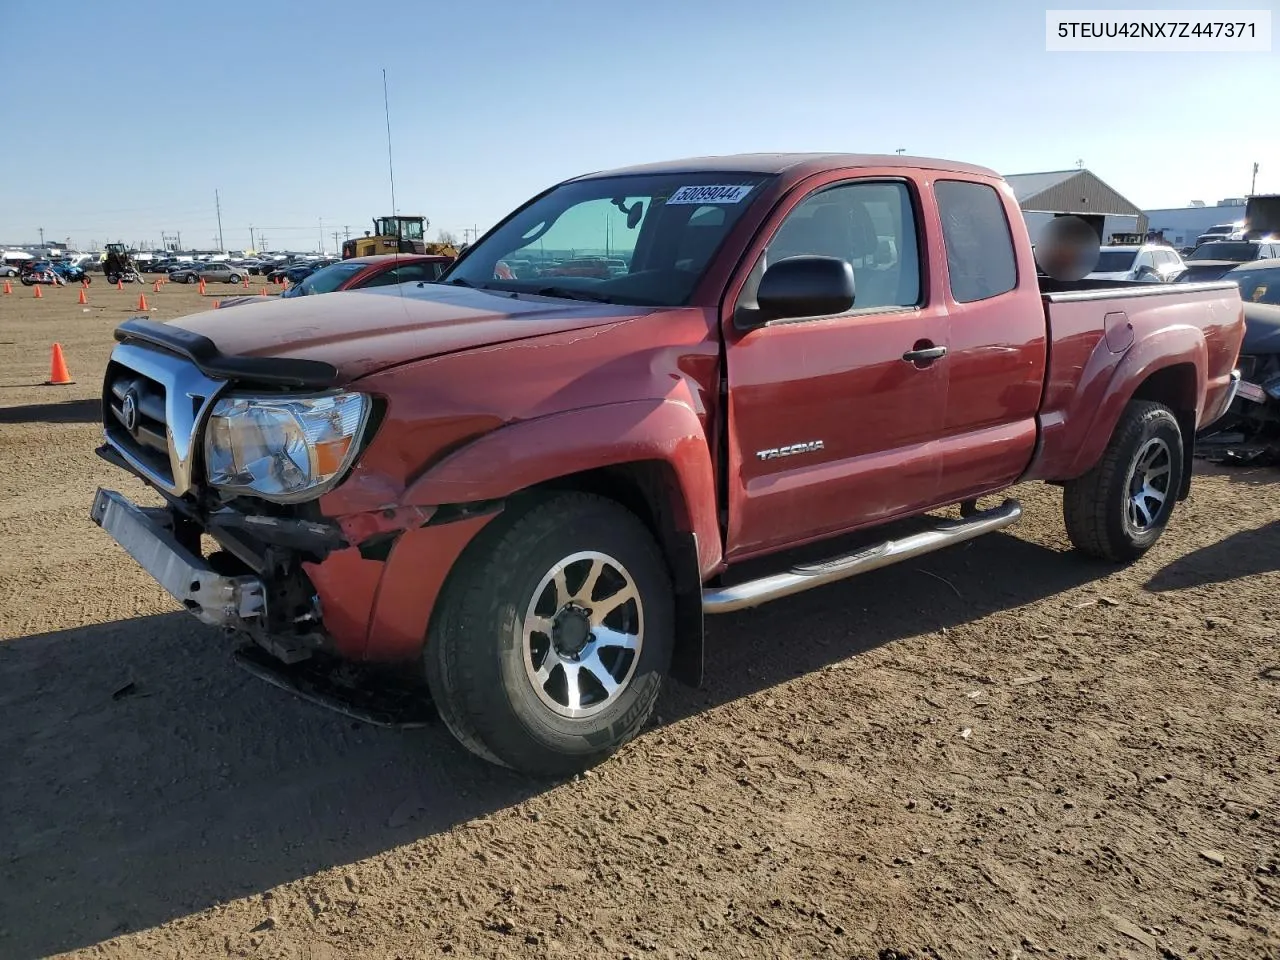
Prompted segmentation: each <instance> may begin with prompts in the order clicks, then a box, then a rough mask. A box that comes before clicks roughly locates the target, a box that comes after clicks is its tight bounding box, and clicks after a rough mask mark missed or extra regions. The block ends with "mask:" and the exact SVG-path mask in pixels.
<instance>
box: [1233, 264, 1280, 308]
mask: <svg viewBox="0 0 1280 960" xmlns="http://www.w3.org/2000/svg"><path fill="white" fill-rule="evenodd" d="M1223 279H1224V280H1234V281H1236V283H1238V284H1239V285H1240V299H1241V300H1243V301H1244V302H1245V303H1271V304H1275V305H1276V306H1280V267H1269V268H1267V269H1265V270H1241V269H1239V268H1238V267H1237V268H1236V269H1235V270H1232V271H1231V272H1230V273H1228V274H1227V275H1226V276H1225V277H1224V278H1223Z"/></svg>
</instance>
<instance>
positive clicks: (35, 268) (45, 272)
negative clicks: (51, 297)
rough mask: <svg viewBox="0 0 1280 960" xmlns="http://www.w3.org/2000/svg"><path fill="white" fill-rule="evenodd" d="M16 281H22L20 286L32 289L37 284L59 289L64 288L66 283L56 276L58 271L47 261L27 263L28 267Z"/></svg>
mask: <svg viewBox="0 0 1280 960" xmlns="http://www.w3.org/2000/svg"><path fill="white" fill-rule="evenodd" d="M18 279H19V280H21V281H22V285H23V286H25V287H34V286H35V285H36V284H37V283H47V284H49V285H51V286H55V287H61V286H65V285H66V282H67V281H66V280H64V279H63V278H62V277H61V276H60V275H59V274H58V271H57V270H56V269H55V268H54V266H53V264H52V263H50V262H49V261H48V260H36V261H34V262H29V265H28V266H26V267H24V268H23V270H22V273H21V274H20V275H19V276H18Z"/></svg>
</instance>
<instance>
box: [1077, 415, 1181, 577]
mask: <svg viewBox="0 0 1280 960" xmlns="http://www.w3.org/2000/svg"><path fill="white" fill-rule="evenodd" d="M1183 463H1184V461H1183V446H1182V429H1181V428H1180V427H1179V426H1178V420H1177V418H1176V417H1175V416H1174V414H1173V411H1172V410H1170V409H1169V408H1168V407H1166V406H1165V405H1164V404H1160V403H1153V402H1151V401H1149V400H1133V401H1130V403H1129V404H1128V406H1126V407H1125V409H1124V413H1123V414H1121V416H1120V422H1119V423H1117V424H1116V429H1115V432H1114V433H1112V435H1111V441H1110V443H1108V444H1107V448H1106V450H1104V451H1103V454H1102V459H1101V460H1099V461H1098V463H1097V464H1096V465H1095V466H1094V468H1093V469H1092V470H1090V471H1089V472H1088V473H1086V474H1085V475H1084V476H1082V477H1079V478H1078V479H1076V480H1072V481H1070V482H1068V483H1067V485H1066V487H1065V489H1064V491H1063V498H1062V508H1063V516H1064V519H1065V520H1066V524H1067V535H1068V536H1069V537H1070V538H1071V542H1072V543H1073V544H1075V546H1076V548H1077V549H1079V550H1081V551H1082V552H1084V553H1087V554H1089V555H1090V556H1094V557H1101V558H1103V559H1106V560H1113V561H1117V562H1124V561H1129V560H1136V559H1138V557H1140V556H1142V555H1143V554H1144V553H1146V552H1147V551H1148V550H1149V549H1151V547H1152V545H1153V544H1154V543H1155V542H1156V541H1157V540H1158V539H1160V535H1161V534H1162V533H1164V530H1165V527H1166V526H1167V525H1168V523H1169V517H1170V515H1171V514H1172V513H1173V507H1174V504H1175V503H1176V502H1177V499H1178V491H1179V490H1180V489H1181V488H1182V472H1183Z"/></svg>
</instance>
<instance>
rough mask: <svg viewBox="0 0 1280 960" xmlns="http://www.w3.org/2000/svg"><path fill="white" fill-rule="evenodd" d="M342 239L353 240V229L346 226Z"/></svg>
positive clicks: (343, 229) (343, 228) (344, 226)
mask: <svg viewBox="0 0 1280 960" xmlns="http://www.w3.org/2000/svg"><path fill="white" fill-rule="evenodd" d="M342 239H343V240H350V239H351V228H350V227H348V226H346V225H345V224H344V225H343V227H342Z"/></svg>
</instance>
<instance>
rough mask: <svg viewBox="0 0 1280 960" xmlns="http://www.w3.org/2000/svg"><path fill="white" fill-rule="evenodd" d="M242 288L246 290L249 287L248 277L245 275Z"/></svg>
mask: <svg viewBox="0 0 1280 960" xmlns="http://www.w3.org/2000/svg"><path fill="white" fill-rule="evenodd" d="M244 288H245V289H246V290H248V289H249V278H248V277H245V278H244Z"/></svg>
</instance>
